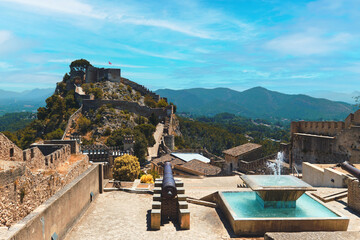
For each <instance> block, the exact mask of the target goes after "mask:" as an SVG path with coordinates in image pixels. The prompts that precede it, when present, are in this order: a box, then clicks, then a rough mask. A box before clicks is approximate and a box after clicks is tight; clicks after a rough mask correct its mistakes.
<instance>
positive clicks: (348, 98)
mask: <svg viewBox="0 0 360 240" xmlns="http://www.w3.org/2000/svg"><path fill="white" fill-rule="evenodd" d="M306 94H307V95H309V96H311V97H316V98H326V99H329V100H332V101H341V102H346V103H350V104H355V97H358V96H360V92H359V91H354V92H352V93H340V92H331V91H311V92H307V93H306Z"/></svg>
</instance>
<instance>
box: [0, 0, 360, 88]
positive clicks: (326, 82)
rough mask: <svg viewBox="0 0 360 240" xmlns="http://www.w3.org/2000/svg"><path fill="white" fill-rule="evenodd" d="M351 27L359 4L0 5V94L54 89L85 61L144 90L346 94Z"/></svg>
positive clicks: (16, 1)
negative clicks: (112, 71) (222, 89)
mask: <svg viewBox="0 0 360 240" xmlns="http://www.w3.org/2000/svg"><path fill="white" fill-rule="evenodd" d="M359 23H360V0H318V1H303V0H296V1H293V0H291V1H290V0H289V1H286V0H279V1H277V0H232V1H230V0H222V1H220V0H217V1H215V0H207V1H205V0H204V1H197V0H181V1H171V0H166V1H162V0H157V1H147V0H143V1H127V0H121V1H120V0H117V1H116V0H102V1H84V0H62V1H54V0H0V89H3V90H11V91H23V90H28V89H33V88H54V87H55V84H56V82H59V81H61V80H62V77H63V75H64V74H65V73H66V72H68V71H69V64H70V63H71V61H73V60H75V59H80V58H85V59H87V60H88V61H90V62H91V64H92V65H94V66H97V67H105V68H106V67H110V68H121V71H122V76H123V77H126V78H129V79H131V80H133V81H135V82H137V83H140V84H143V85H145V86H147V87H148V88H150V89H152V90H156V89H161V88H170V89H186V88H194V87H203V88H215V87H227V88H232V89H234V90H239V91H242V90H245V89H248V88H251V87H256V86H262V87H265V88H268V89H270V90H274V91H280V92H284V93H308V92H324V91H328V92H341V93H351V92H354V91H358V90H360V88H359V87H358V86H359V85H358V84H357V83H359V80H360V41H359V39H360V24H359ZM109 61H110V62H111V63H112V65H110V64H109Z"/></svg>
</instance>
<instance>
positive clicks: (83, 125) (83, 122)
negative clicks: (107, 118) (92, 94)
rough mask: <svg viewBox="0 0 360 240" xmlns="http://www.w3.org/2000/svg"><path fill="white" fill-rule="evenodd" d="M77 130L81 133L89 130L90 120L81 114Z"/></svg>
mask: <svg viewBox="0 0 360 240" xmlns="http://www.w3.org/2000/svg"><path fill="white" fill-rule="evenodd" d="M78 126H79V130H80V132H81V133H82V134H85V133H87V132H88V131H89V130H90V126H91V121H90V120H89V119H87V118H86V117H84V116H81V117H80V118H79V120H78Z"/></svg>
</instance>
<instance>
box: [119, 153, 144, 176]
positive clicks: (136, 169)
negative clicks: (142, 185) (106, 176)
mask: <svg viewBox="0 0 360 240" xmlns="http://www.w3.org/2000/svg"><path fill="white" fill-rule="evenodd" d="M139 174H140V164H139V161H138V158H137V157H135V156H131V155H128V154H125V155H123V156H121V157H118V158H116V159H115V161H114V167H113V176H114V179H115V180H119V181H134V180H135V179H136V178H137V177H138V176H139Z"/></svg>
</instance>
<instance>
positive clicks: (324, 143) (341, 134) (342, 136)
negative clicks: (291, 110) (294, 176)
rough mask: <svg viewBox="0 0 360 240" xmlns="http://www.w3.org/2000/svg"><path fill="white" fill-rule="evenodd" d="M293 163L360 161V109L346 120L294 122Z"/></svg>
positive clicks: (300, 164)
mask: <svg viewBox="0 0 360 240" xmlns="http://www.w3.org/2000/svg"><path fill="white" fill-rule="evenodd" d="M289 154H290V156H289V159H290V165H291V166H296V168H297V169H298V170H301V169H302V163H303V162H309V163H317V164H323V163H340V162H344V161H349V162H350V163H353V164H354V163H360V110H358V111H356V112H355V113H351V114H349V116H348V117H347V118H346V119H345V120H344V121H323V122H310V121H299V122H292V123H291V150H290V151H289Z"/></svg>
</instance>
